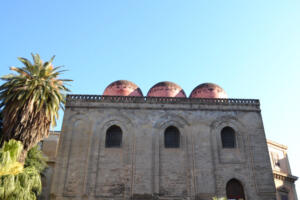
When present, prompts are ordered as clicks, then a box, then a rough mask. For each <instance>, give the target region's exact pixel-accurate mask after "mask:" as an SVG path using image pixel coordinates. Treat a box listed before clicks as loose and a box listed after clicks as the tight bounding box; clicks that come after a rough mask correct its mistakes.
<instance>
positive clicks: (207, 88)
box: [190, 83, 227, 98]
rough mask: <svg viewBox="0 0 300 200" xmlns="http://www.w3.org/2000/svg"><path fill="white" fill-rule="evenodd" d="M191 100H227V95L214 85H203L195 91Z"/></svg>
mask: <svg viewBox="0 0 300 200" xmlns="http://www.w3.org/2000/svg"><path fill="white" fill-rule="evenodd" d="M190 98H227V94H226V92H225V91H224V90H223V88H221V87H220V86H218V85H216V84H214V83H203V84H200V85H198V86H197V87H196V88H195V89H193V91H192V92H191V95H190Z"/></svg>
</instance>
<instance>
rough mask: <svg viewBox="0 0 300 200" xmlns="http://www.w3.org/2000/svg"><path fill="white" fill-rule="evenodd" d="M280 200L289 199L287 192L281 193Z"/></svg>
mask: <svg viewBox="0 0 300 200" xmlns="http://www.w3.org/2000/svg"><path fill="white" fill-rule="evenodd" d="M280 200H289V198H288V195H287V194H281V195H280Z"/></svg>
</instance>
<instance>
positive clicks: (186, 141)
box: [49, 80, 276, 200]
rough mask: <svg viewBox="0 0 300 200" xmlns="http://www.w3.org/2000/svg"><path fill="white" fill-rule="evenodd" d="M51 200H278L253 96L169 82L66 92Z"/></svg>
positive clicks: (117, 83)
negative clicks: (97, 92)
mask: <svg viewBox="0 0 300 200" xmlns="http://www.w3.org/2000/svg"><path fill="white" fill-rule="evenodd" d="M49 197H50V199H53V200H54V199H55V200H63V199H66V200H81V199H84V200H130V199H132V200H133V199H134V200H152V199H153V200H154V199H155V200H158V199H161V200H212V198H213V197H219V198H220V197H227V198H228V199H234V200H275V199H276V189H275V184H274V179H273V173H272V167H271V162H270V158H269V152H268V146H267V141H266V136H265V132H264V127H263V121H262V116H261V110H260V103H259V100H256V99H231V98H228V97H227V94H226V92H225V91H224V90H223V89H222V88H221V87H220V86H218V85H216V84H212V83H204V84H200V85H198V86H197V87H195V89H194V90H193V91H192V92H191V94H190V95H189V96H187V95H186V94H185V92H184V90H183V89H182V88H181V87H180V86H178V85H177V84H175V83H172V82H167V81H166V82H160V83H157V84H156V85H154V86H153V87H152V88H151V89H150V90H149V91H148V93H147V95H146V96H144V95H143V93H142V91H141V90H140V88H139V87H138V86H137V85H136V84H134V83H132V82H130V81H124V80H120V81H115V82H113V83H111V84H110V85H109V86H107V88H106V89H105V91H104V93H103V95H68V96H67V102H66V108H65V113H64V119H63V125H62V130H61V134H60V139H59V147H58V154H57V157H56V160H55V169H54V172H53V177H52V184H51V189H50V192H49Z"/></svg>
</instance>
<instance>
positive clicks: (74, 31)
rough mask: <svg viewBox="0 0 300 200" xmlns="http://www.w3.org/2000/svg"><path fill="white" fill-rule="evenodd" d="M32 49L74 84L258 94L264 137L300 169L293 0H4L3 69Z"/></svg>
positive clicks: (298, 10)
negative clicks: (162, 85)
mask: <svg viewBox="0 0 300 200" xmlns="http://www.w3.org/2000/svg"><path fill="white" fill-rule="evenodd" d="M31 52H33V53H39V54H40V55H41V56H42V58H43V59H44V60H47V59H50V57H51V56H52V55H56V59H55V61H54V64H55V65H65V68H66V69H68V70H69V71H68V72H66V73H65V75H64V77H65V78H71V79H73V80H74V82H73V83H72V86H71V89H72V93H79V94H101V93H102V92H103V90H104V89H105V87H106V86H107V85H108V84H109V83H111V82H113V81H115V80H118V79H127V80H130V81H133V82H134V83H136V84H137V85H139V86H140V87H141V89H142V91H143V92H144V94H146V93H147V91H148V90H149V89H150V87H151V86H152V85H154V84H155V83H157V82H159V81H164V80H168V81H173V82H175V83H177V84H179V85H180V86H181V87H182V88H183V89H184V90H185V92H186V93H187V94H190V92H191V91H192V89H193V88H194V87H196V86H197V85H198V84H200V83H203V82H213V83H217V84H219V85H220V86H222V87H223V88H224V89H225V90H226V91H227V93H228V95H229V97H231V98H256V99H260V101H261V109H262V115H263V120H264V126H265V131H266V135H267V138H269V139H271V140H275V141H277V142H279V143H282V144H285V145H287V146H288V147H289V152H288V153H289V157H290V162H291V167H292V170H293V173H294V174H295V175H298V176H300V160H299V159H297V156H299V155H297V154H299V153H300V150H299V141H300V136H299V135H300V133H299V128H298V127H299V119H300V117H299V116H300V115H299V113H300V105H299V102H298V101H299V99H300V90H299V86H300V78H299V75H300V1H299V0H290V1H282V0H264V1H262V0H251V1H250V0H249V1H238V0H227V1H223V0H216V1H209V0H203V1H199V0H196V1H177V0H159V1H155V0H151V1H148V0H135V1H128V0H122V1H121V0H120V1H117V0H116V1H99V0H94V1H92V0H89V1H76V0H72V1H71V0H68V1H67V0H65V1H61V0H54V1H38V0H37V1H31V0H28V1H20V0H19V1H17V0H9V1H1V3H0V55H1V59H0V69H1V71H0V75H1V76H2V75H5V74H8V73H9V70H8V67H9V66H12V65H15V66H21V65H20V62H19V61H18V60H17V59H16V57H18V56H22V57H27V58H30V53H31ZM0 83H1V82H0ZM60 124H61V122H60ZM56 129H60V126H59V127H57V128H56ZM298 185H300V183H298ZM298 191H300V190H299V189H298Z"/></svg>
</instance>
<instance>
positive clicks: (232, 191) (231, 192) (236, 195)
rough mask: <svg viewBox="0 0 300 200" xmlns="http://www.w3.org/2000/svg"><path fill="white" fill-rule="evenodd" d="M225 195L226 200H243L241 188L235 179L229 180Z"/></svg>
mask: <svg viewBox="0 0 300 200" xmlns="http://www.w3.org/2000/svg"><path fill="white" fill-rule="evenodd" d="M226 195H227V199H234V200H244V199H245V194H244V189H243V186H242V184H241V183H240V182H239V181H238V180H236V179H231V180H230V181H228V183H227V185H226Z"/></svg>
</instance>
